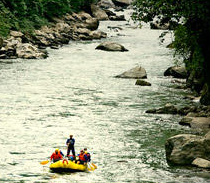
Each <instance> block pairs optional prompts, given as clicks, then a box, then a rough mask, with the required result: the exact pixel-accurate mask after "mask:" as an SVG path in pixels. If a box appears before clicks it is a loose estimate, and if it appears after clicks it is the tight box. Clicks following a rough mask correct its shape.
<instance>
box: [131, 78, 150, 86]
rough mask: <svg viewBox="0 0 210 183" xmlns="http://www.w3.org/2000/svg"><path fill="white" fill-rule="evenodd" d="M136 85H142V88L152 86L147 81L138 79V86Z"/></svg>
mask: <svg viewBox="0 0 210 183" xmlns="http://www.w3.org/2000/svg"><path fill="white" fill-rule="evenodd" d="M135 85H140V86H151V83H149V82H147V81H144V80H142V79H138V80H137V81H136V84H135Z"/></svg>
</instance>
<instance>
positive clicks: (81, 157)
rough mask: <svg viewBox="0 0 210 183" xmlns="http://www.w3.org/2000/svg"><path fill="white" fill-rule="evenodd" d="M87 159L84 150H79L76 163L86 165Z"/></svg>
mask: <svg viewBox="0 0 210 183" xmlns="http://www.w3.org/2000/svg"><path fill="white" fill-rule="evenodd" d="M87 160H88V158H87V155H86V154H85V152H84V150H81V151H80V154H79V161H78V164H84V165H86V164H87Z"/></svg>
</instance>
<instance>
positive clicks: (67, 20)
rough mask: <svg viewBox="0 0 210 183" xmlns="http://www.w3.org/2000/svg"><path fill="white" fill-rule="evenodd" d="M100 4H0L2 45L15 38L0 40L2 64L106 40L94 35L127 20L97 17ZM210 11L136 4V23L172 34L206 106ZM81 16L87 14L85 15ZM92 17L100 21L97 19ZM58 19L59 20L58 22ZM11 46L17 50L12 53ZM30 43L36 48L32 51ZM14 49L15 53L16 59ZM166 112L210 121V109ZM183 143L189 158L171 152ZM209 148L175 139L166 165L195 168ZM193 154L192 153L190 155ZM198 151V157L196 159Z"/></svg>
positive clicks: (65, 0)
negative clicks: (104, 25) (74, 43)
mask: <svg viewBox="0 0 210 183" xmlns="http://www.w3.org/2000/svg"><path fill="white" fill-rule="evenodd" d="M96 2H97V1H94V0H90V1H85V0H79V1H72V0H57V1H53V0H45V1H44V0H32V1H31V2H30V3H29V2H28V1H26V0H21V1H18V2H15V0H12V1H9V2H7V1H6V0H3V1H1V2H0V10H1V13H0V36H1V37H2V38H4V39H6V37H7V36H9V35H10V36H11V37H10V38H8V39H7V41H6V42H3V40H2V39H1V38H0V47H2V46H4V48H6V49H7V50H6V51H7V54H4V51H5V50H0V56H1V57H0V58H16V57H21V58H40V57H46V56H47V55H46V52H45V51H43V50H42V49H43V48H46V47H47V46H50V47H51V48H57V47H58V45H61V44H67V43H68V41H69V40H70V39H72V40H90V39H100V38H103V37H106V34H105V33H96V32H94V31H95V30H96V29H97V28H98V24H99V22H98V21H99V20H107V19H109V20H120V18H122V19H123V17H115V18H114V16H115V15H113V14H112V13H111V12H110V11H108V10H106V13H105V14H104V13H101V14H100V15H98V11H97V7H96V6H95V5H92V4H93V3H96ZM209 6H210V3H209V2H202V1H201V0H200V1H195V2H194V3H189V2H185V1H179V2H175V1H166V0H158V1H151V0H150V1H145V0H136V1H134V8H135V9H136V12H135V13H134V14H133V18H134V19H136V20H140V21H144V22H150V23H151V22H152V21H153V20H154V19H157V20H158V24H159V25H158V26H157V27H161V26H162V27H163V26H164V29H173V30H174V35H175V40H174V42H173V44H172V47H173V48H174V50H175V54H176V55H177V56H181V57H182V59H183V61H184V63H185V66H186V70H187V74H186V75H187V85H188V86H190V87H191V88H192V90H193V91H195V92H196V93H197V95H201V100H200V101H201V103H202V104H204V105H209V104H210V94H209V88H210V81H209V75H208V68H209V51H208V50H209V49H210V46H209V43H208V37H209V28H210V26H209V22H210V21H209V17H208V16H207V15H208V13H209ZM81 10H84V11H86V12H82V13H81V12H80V11H81ZM93 11H97V13H93ZM75 12H76V13H75ZM78 12H80V13H78ZM87 13H89V14H87ZM92 15H94V17H97V18H93V17H92ZM108 15H109V16H108ZM55 17H59V19H58V18H55ZM151 25H154V24H151ZM151 27H152V26H151ZM38 29H39V30H38ZM11 30H12V31H11ZM163 35H164V34H163ZM163 35H161V36H163ZM14 40H15V42H14ZM11 42H13V44H12V46H11V45H10V47H9V44H10V43H11ZM20 42H21V43H23V44H27V45H24V46H28V47H27V48H28V49H33V50H35V51H36V54H35V55H30V56H28V55H27V56H26V55H24V54H23V53H22V52H21V51H22V50H24V49H25V48H24V49H22V47H23V46H22V47H20V46H17V45H18V44H19V43H20ZM29 43H30V44H31V43H33V44H32V45H30V44H29ZM4 44H6V46H7V47H5V45H4ZM33 45H37V47H38V48H39V49H40V50H36V49H37V48H36V47H33ZM12 47H15V49H16V50H15V51H16V53H15V54H14V50H13V49H12ZM21 49H22V50H21ZM18 50H19V51H18ZM24 51H25V50H24ZM8 53H9V54H8ZM150 85H151V84H150ZM165 108H166V109H167V110H168V111H172V112H169V113H172V114H177V113H181V114H188V113H189V112H197V111H198V112H203V111H204V113H205V114H208V116H207V117H209V111H210V108H209V107H202V108H194V107H192V108H191V107H189V108H187V109H186V108H183V110H184V112H183V110H179V109H176V108H175V109H174V107H173V106H170V105H166V107H165ZM165 108H164V109H163V110H162V109H160V110H159V111H156V113H167V112H165ZM162 111H163V112H162ZM150 112H154V111H150ZM205 114H204V116H205ZM199 115H200V116H201V117H202V115H203V114H201V113H199ZM188 125H189V126H190V125H192V124H191V123H190V122H189V123H188ZM207 128H208V127H207ZM183 139H184V140H183ZM194 139H197V140H196V143H197V144H198V146H196V145H195V140H194ZM179 141H183V142H184V143H183V144H182V143H179V144H178V145H180V146H182V147H188V148H189V149H187V151H185V152H183V151H181V152H180V154H173V151H176V152H177V150H176V148H180V146H178V145H177V144H176V143H177V142H179ZM204 142H205V143H204ZM209 142H210V135H206V136H205V137H204V138H200V137H199V140H198V138H197V137H196V136H193V137H192V136H186V135H184V136H181V135H180V136H177V137H173V138H171V139H169V140H168V141H167V142H166V155H167V159H168V160H169V161H170V162H172V163H175V164H191V163H192V161H193V160H196V158H204V159H209V156H206V154H208V151H209V149H208V148H206V147H209V144H210V143H209ZM193 143H194V144H193ZM189 144H190V146H189ZM194 147H196V148H194ZM197 147H199V148H197ZM189 151H191V152H192V153H191V154H188V152H189ZM198 151H199V152H200V153H199V154H196V153H197V152H198ZM194 152H195V153H194ZM195 154H196V155H195ZM186 155H188V157H187V158H186V161H184V162H183V161H182V160H183V158H185V157H186ZM197 155H199V157H198V156H197ZM180 162H181V163H180Z"/></svg>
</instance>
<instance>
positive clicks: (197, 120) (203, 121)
mask: <svg viewBox="0 0 210 183" xmlns="http://www.w3.org/2000/svg"><path fill="white" fill-rule="evenodd" d="M179 124H180V125H185V126H189V127H191V128H196V129H201V130H209V128H210V117H184V118H183V119H182V120H181V121H180V122H179Z"/></svg>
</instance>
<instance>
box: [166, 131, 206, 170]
mask: <svg viewBox="0 0 210 183" xmlns="http://www.w3.org/2000/svg"><path fill="white" fill-rule="evenodd" d="M165 149H166V159H167V161H168V162H169V163H172V164H176V165H195V166H198V167H201V168H210V153H209V152H210V132H208V133H207V134H206V135H205V136H204V137H203V136H198V135H192V134H180V135H176V136H174V137H171V138H169V139H168V140H167V141H166V143H165Z"/></svg>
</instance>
